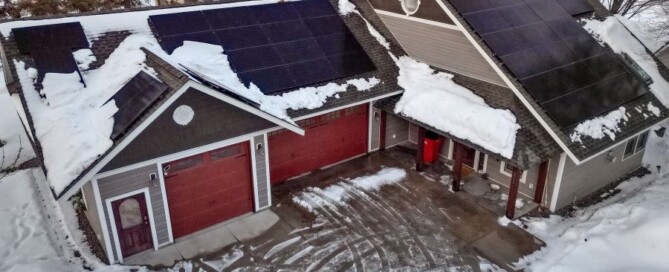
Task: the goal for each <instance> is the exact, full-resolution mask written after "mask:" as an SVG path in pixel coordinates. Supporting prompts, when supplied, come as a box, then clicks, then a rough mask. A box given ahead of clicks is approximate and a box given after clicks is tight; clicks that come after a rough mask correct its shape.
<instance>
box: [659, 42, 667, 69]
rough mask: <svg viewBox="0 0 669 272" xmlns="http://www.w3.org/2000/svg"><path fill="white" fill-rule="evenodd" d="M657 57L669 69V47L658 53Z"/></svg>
mask: <svg viewBox="0 0 669 272" xmlns="http://www.w3.org/2000/svg"><path fill="white" fill-rule="evenodd" d="M657 57H658V58H659V59H660V61H661V62H662V63H664V65H665V66H667V67H669V47H667V48H665V49H664V50H662V51H661V52H660V53H658V55H657Z"/></svg>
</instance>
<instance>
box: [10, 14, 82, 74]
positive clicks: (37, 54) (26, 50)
mask: <svg viewBox="0 0 669 272" xmlns="http://www.w3.org/2000/svg"><path fill="white" fill-rule="evenodd" d="M12 35H13V36H14V40H15V41H16V45H17V47H18V49H19V53H21V54H30V55H31V56H32V57H33V60H34V61H35V66H36V68H37V71H38V72H39V76H40V78H42V77H44V75H45V74H46V73H74V72H76V71H78V68H77V63H76V61H75V60H74V56H73V55H72V50H76V49H82V48H88V40H87V39H86V35H85V34H84V29H83V28H82V27H81V24H80V23H64V24H55V25H45V26H33V27H23V28H14V29H12Z"/></svg>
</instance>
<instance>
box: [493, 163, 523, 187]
mask: <svg viewBox="0 0 669 272" xmlns="http://www.w3.org/2000/svg"><path fill="white" fill-rule="evenodd" d="M506 165H507V164H506V162H503V161H500V164H499V172H500V173H502V175H505V176H507V177H512V176H513V173H512V172H509V171H507V170H506ZM520 172H521V173H522V174H521V175H520V183H527V171H522V170H521V171H520Z"/></svg>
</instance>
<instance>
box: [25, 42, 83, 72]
mask: <svg viewBox="0 0 669 272" xmlns="http://www.w3.org/2000/svg"><path fill="white" fill-rule="evenodd" d="M31 56H32V58H33V60H34V61H35V68H36V69H37V72H38V76H39V78H44V75H46V74H47V73H60V74H71V73H74V72H77V71H78V70H79V68H78V67H77V62H76V61H75V60H74V56H73V55H72V50H71V49H67V48H62V49H57V48H54V49H52V50H48V51H46V50H45V51H33V52H32V53H31Z"/></svg>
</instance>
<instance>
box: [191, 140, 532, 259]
mask: <svg viewBox="0 0 669 272" xmlns="http://www.w3.org/2000/svg"><path fill="white" fill-rule="evenodd" d="M387 167H397V168H402V169H406V172H407V174H408V175H407V178H406V179H404V180H403V181H401V182H399V183H397V184H393V185H386V186H383V187H382V188H381V189H380V190H378V191H374V190H371V191H369V190H361V189H359V188H357V187H355V186H352V184H351V182H350V179H352V178H356V177H360V176H365V175H370V174H373V173H376V172H377V171H379V170H381V169H383V168H387ZM411 167H412V155H411V154H410V151H407V150H404V149H401V148H396V149H391V150H389V151H386V152H383V153H380V154H378V153H377V154H372V155H368V156H364V157H361V158H358V159H355V160H352V161H349V162H347V163H344V164H340V165H338V166H335V167H331V168H328V169H325V170H319V171H317V172H314V173H312V174H309V175H307V176H304V177H301V178H297V179H295V180H291V181H289V182H286V183H284V184H282V185H279V186H276V187H274V188H273V194H274V198H273V202H274V205H273V207H272V208H271V211H272V212H274V213H275V214H276V215H278V217H279V218H280V219H279V221H278V222H277V223H276V224H274V225H273V226H271V227H270V228H269V230H268V231H266V232H265V233H263V234H261V235H260V236H258V237H255V238H251V239H248V240H243V241H241V242H238V243H235V244H233V245H231V246H229V247H227V248H225V249H224V250H222V251H219V252H216V253H212V254H208V255H206V256H200V257H197V258H195V259H194V260H193V261H192V263H191V264H189V265H187V267H188V266H190V265H192V266H194V267H195V268H198V267H199V268H201V269H203V270H205V271H233V270H234V271H389V270H400V271H424V270H433V271H444V270H446V271H481V270H484V271H486V270H489V269H492V268H493V267H494V266H493V265H491V264H490V262H492V263H495V264H497V265H499V266H501V267H503V268H505V269H511V268H512V267H511V266H510V264H511V263H513V262H515V261H517V260H518V258H520V257H522V256H524V255H526V254H529V253H531V252H533V251H534V250H536V249H538V248H539V247H540V246H541V245H542V242H541V241H538V240H537V239H535V238H534V237H532V236H531V235H529V234H528V233H527V232H525V231H523V230H522V229H520V228H518V227H515V226H513V225H510V226H509V227H503V226H500V225H499V224H498V223H497V219H498V218H497V216H495V215H493V214H492V213H491V212H489V211H487V210H485V209H483V208H481V207H479V206H477V205H476V204H474V203H472V202H469V201H467V200H465V197H463V196H462V195H460V194H462V193H457V194H454V193H451V192H449V190H448V186H447V185H445V184H442V183H440V182H435V181H432V180H431V179H429V178H426V176H425V174H420V173H417V172H415V171H414V170H411ZM332 184H337V186H339V187H341V188H343V189H344V192H343V193H344V194H345V195H346V199H347V200H346V201H345V202H343V203H342V202H341V201H336V200H333V199H331V198H330V197H329V196H328V195H325V194H319V193H318V192H320V191H319V190H313V189H309V188H310V187H317V188H324V187H327V186H329V185H332ZM305 191H308V192H310V197H311V200H310V201H315V202H318V203H320V204H321V205H316V206H315V208H314V209H313V211H308V210H306V209H304V208H303V207H301V206H299V205H297V204H295V202H294V201H293V198H295V197H300V196H302V195H303V194H304V192H305ZM314 197H315V198H314ZM193 271H197V269H195V270H193Z"/></svg>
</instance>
